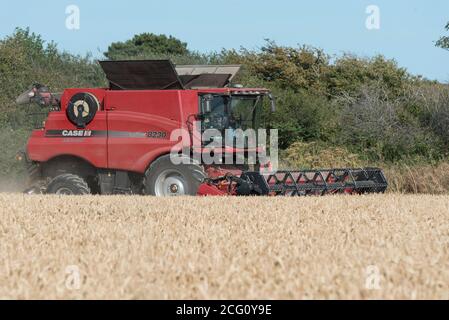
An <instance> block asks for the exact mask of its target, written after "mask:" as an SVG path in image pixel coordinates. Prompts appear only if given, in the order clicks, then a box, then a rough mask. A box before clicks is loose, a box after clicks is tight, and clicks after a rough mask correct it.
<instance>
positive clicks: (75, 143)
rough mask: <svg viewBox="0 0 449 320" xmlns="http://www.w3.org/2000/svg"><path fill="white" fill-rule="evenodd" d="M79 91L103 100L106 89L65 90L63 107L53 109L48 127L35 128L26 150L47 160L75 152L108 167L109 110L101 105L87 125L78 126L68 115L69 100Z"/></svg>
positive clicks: (96, 163)
mask: <svg viewBox="0 0 449 320" xmlns="http://www.w3.org/2000/svg"><path fill="white" fill-rule="evenodd" d="M77 92H91V93H93V94H95V96H96V97H97V99H98V100H99V102H100V104H102V102H103V98H104V92H105V90H103V89H67V90H65V91H64V94H63V95H62V97H61V111H53V112H50V113H49V115H48V117H47V120H46V121H45V128H44V129H42V130H34V131H33V133H32V135H31V137H30V139H29V140H28V145H27V152H28V156H29V157H30V159H31V160H34V161H38V162H46V161H48V160H50V159H52V158H54V157H57V156H61V155H72V156H76V157H79V158H83V159H84V160H86V161H88V162H90V163H91V164H92V165H94V166H95V167H98V168H107V166H108V163H107V162H108V161H107V121H106V111H104V110H103V108H100V110H98V111H97V114H96V115H95V118H94V120H93V121H92V122H91V123H89V124H88V125H87V127H86V128H84V129H83V130H79V129H78V128H76V126H75V125H73V124H72V123H71V122H70V121H69V120H68V119H67V116H66V106H67V102H68V100H69V99H70V98H71V97H72V95H73V94H75V93H77ZM80 131H81V132H82V134H80Z"/></svg>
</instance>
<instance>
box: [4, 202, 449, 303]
mask: <svg viewBox="0 0 449 320" xmlns="http://www.w3.org/2000/svg"><path fill="white" fill-rule="evenodd" d="M0 214H1V216H0V298H3V299H5V298H6V299H9V298H19V299H29V298H37V299H47V298H56V299H59V298H68V299H80V298H81V299H91V298H99V299H109V298H118V299H144V298H152V299H187V298H188V299H210V298H213V299H226V298H233V299H276V298H282V299H309V298H325V299H334V298H335V299H343V298H349V299H351V298H357V299H358V298H362V299H371V298H387V299H390V298H405V299H412V298H418V299H420V298H431V299H436V298H439V299H448V298H449V197H448V196H424V195H418V196H416V195H413V196H412V195H407V196H404V195H397V194H387V195H373V196H328V197H321V198H317V197H310V198H282V197H277V198H271V197H260V198H243V197H233V198H218V197H207V198H200V197H185V198H154V197H131V196H114V197H106V196H103V197H95V196H84V197H57V196H23V195H14V194H0Z"/></svg>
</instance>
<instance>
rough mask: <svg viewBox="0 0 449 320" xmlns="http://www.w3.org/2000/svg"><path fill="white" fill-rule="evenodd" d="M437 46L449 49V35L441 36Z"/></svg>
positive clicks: (447, 26) (448, 25)
mask: <svg viewBox="0 0 449 320" xmlns="http://www.w3.org/2000/svg"><path fill="white" fill-rule="evenodd" d="M445 29H446V31H449V22H448V23H447V24H446V27H445ZM436 46H437V47H440V48H443V49H446V50H449V36H441V37H440V39H438V41H437V42H436Z"/></svg>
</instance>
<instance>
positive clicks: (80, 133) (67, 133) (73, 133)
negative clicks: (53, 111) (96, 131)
mask: <svg viewBox="0 0 449 320" xmlns="http://www.w3.org/2000/svg"><path fill="white" fill-rule="evenodd" d="M62 136H63V137H91V136H92V131H90V130H62Z"/></svg>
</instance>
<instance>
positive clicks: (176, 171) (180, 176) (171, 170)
mask: <svg viewBox="0 0 449 320" xmlns="http://www.w3.org/2000/svg"><path fill="white" fill-rule="evenodd" d="M204 177H205V174H204V170H203V168H202V167H201V166H199V165H197V164H179V165H175V164H173V163H172V162H171V160H170V156H169V155H167V156H162V157H160V158H159V159H157V160H155V161H154V162H153V163H152V164H151V166H150V168H149V169H148V170H147V173H146V174H145V193H146V194H148V195H154V196H183V195H190V196H194V195H196V193H197V191H198V187H199V185H200V184H201V183H202V182H203V179H204Z"/></svg>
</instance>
